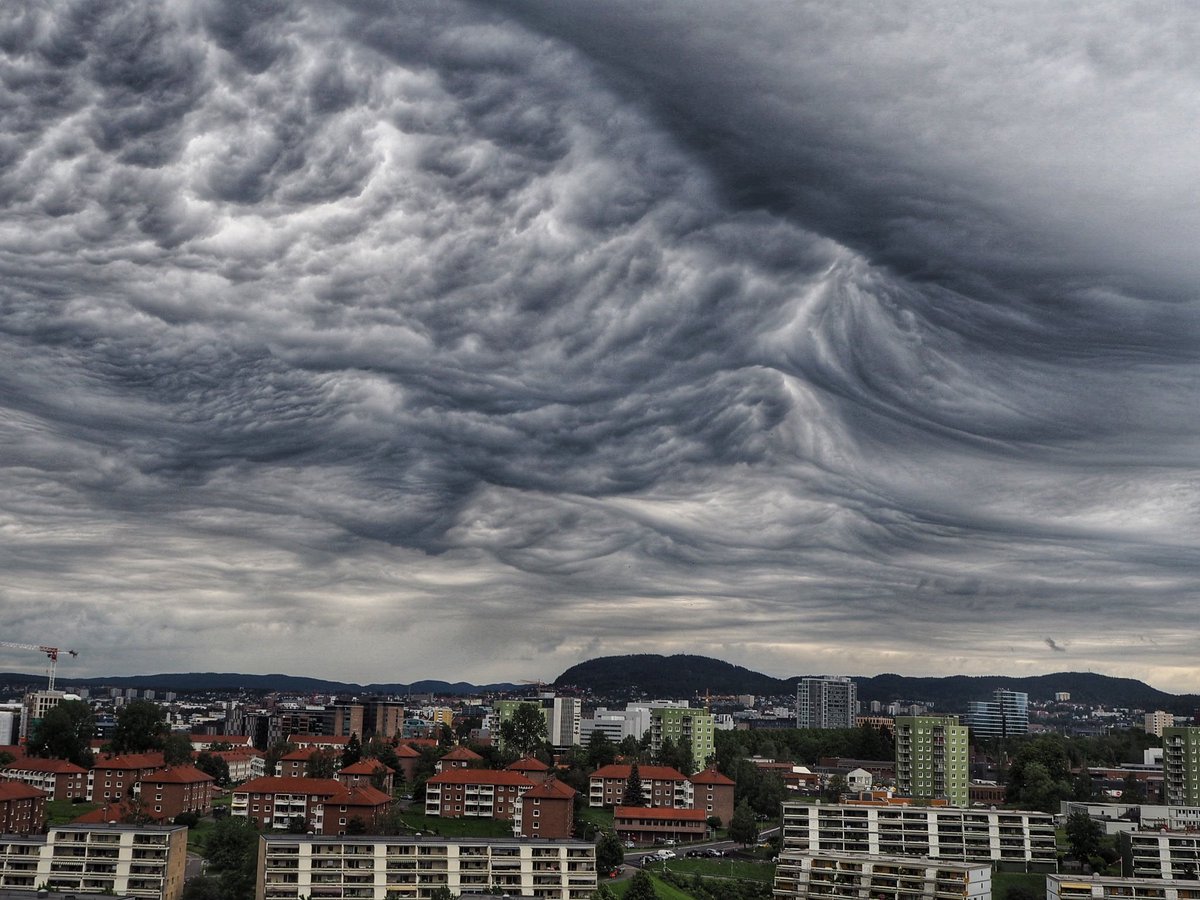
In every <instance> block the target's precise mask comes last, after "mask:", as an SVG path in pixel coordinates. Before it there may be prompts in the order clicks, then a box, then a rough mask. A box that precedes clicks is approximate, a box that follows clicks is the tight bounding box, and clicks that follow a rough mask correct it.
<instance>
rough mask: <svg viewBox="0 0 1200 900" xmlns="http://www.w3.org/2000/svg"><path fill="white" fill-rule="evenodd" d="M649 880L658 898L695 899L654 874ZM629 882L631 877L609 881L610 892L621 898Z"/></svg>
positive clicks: (631, 882) (670, 899)
mask: <svg viewBox="0 0 1200 900" xmlns="http://www.w3.org/2000/svg"><path fill="white" fill-rule="evenodd" d="M650 880H651V881H652V882H654V893H655V894H657V895H658V900H695V898H694V897H693V896H692V895H691V894H689V893H687V892H686V891H681V890H680V889H679V888H677V887H675V885H673V884H667V883H666V882H665V881H663V880H662V879H661V878H656V877H655V876H654V875H651V876H650ZM631 884H633V879H632V878H630V879H627V880H626V881H618V882H615V883H611V884H609V885H608V886H609V887H610V888H612V892H613V893H614V894H616V895H617V897H618V898H621V897H624V896H625V892H626V891H628V890H629V885H631Z"/></svg>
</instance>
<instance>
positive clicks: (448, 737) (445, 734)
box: [437, 722, 458, 749]
mask: <svg viewBox="0 0 1200 900" xmlns="http://www.w3.org/2000/svg"><path fill="white" fill-rule="evenodd" d="M437 741H438V746H439V747H442V748H445V749H448V748H450V747H453V746H454V745H455V744H456V743H457V742H458V735H456V734H455V733H454V729H453V728H451V727H450V726H449V725H447V724H446V723H445V722H443V723H442V726H441V727H440V728H439V729H438V738H437Z"/></svg>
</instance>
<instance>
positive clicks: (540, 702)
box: [495, 694, 583, 752]
mask: <svg viewBox="0 0 1200 900" xmlns="http://www.w3.org/2000/svg"><path fill="white" fill-rule="evenodd" d="M523 704H524V705H529V706H533V707H534V708H536V709H537V710H538V711H539V712H540V713H541V714H542V718H543V719H545V720H546V737H547V739H548V740H549V741H550V743H551V744H552V745H553V747H554V749H555V750H557V751H560V752H561V751H564V750H569V749H571V748H572V747H573V746H575V745H576V744H578V743H579V742H580V724H581V719H582V712H583V704H582V703H581V702H580V701H579V700H578V699H576V698H575V697H555V696H554V695H552V694H547V695H543V696H541V697H539V698H537V699H536V700H501V701H499V702H498V703H497V704H496V711H495V721H496V731H497V733H498V734H499V732H500V728H501V727H502V726H503V725H504V723H505V722H507V721H509V720H510V719H512V717H513V714H514V713H515V712H516V711H517V709H518V708H520V707H521V706H522V705H523ZM497 744H498V745H499V746H500V747H501V749H503V746H504V739H503V737H500V738H499V739H498V741H497Z"/></svg>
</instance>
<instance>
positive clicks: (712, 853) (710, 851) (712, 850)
mask: <svg viewBox="0 0 1200 900" xmlns="http://www.w3.org/2000/svg"><path fill="white" fill-rule="evenodd" d="M704 855H705V856H721V855H722V854H721V851H720V850H718V849H717V848H716V847H709V848H708V849H707V850H705V851H704Z"/></svg>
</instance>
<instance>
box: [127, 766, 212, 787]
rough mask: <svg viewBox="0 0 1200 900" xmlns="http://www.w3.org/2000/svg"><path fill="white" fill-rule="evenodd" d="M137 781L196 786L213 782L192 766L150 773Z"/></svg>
mask: <svg viewBox="0 0 1200 900" xmlns="http://www.w3.org/2000/svg"><path fill="white" fill-rule="evenodd" d="M138 780H139V781H153V782H162V783H163V784H197V783H199V782H201V781H214V780H215V779H214V778H213V777H212V776H211V775H209V774H208V773H207V772H201V771H200V770H199V769H197V768H195V767H194V766H173V767H171V768H170V769H164V770H163V771H161V772H151V773H150V774H149V775H143V776H142V777H141V778H139V779H138Z"/></svg>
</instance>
